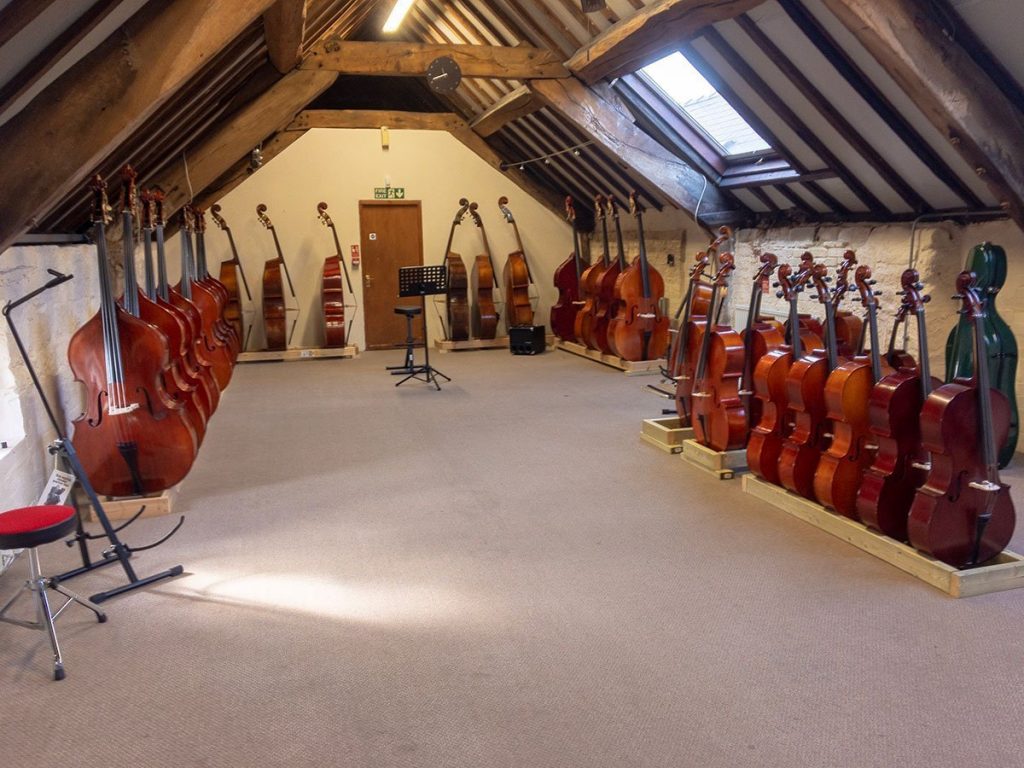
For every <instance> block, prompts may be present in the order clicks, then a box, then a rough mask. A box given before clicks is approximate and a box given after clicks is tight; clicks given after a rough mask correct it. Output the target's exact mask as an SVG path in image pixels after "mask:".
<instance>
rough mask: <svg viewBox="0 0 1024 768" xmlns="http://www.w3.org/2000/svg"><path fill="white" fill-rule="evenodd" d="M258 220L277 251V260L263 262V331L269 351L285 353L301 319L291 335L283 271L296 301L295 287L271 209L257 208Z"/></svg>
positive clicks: (293, 326) (289, 289) (262, 206)
mask: <svg viewBox="0 0 1024 768" xmlns="http://www.w3.org/2000/svg"><path fill="white" fill-rule="evenodd" d="M256 218H258V219H259V220H260V224H262V225H263V226H264V227H265V228H266V229H268V230H270V234H271V235H273V236H274V250H275V251H276V252H277V258H274V259H267V260H266V261H265V262H264V263H263V330H264V332H265V333H266V336H267V349H268V350H283V349H287V348H288V344H289V342H290V341H291V336H292V334H293V333H294V332H295V324H296V323H297V322H298V320H299V319H298V317H296V318H295V322H294V323H292V330H291V333H289V332H288V331H287V328H288V321H287V312H288V310H287V307H286V305H285V297H284V282H283V281H282V279H281V274H282V272H283V273H284V276H285V278H287V280H288V291H289V293H291V295H292V298H293V299H294V298H295V287H294V286H293V285H292V276H291V273H290V272H289V271H288V262H286V261H285V260H284V253H282V252H281V241H280V240H278V239H277V230H276V229H274V224H273V222H271V220H270V217H269V216H267V206H266V205H264V204H263V203H260V204H259V205H257V206H256Z"/></svg>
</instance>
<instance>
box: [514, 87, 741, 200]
mask: <svg viewBox="0 0 1024 768" xmlns="http://www.w3.org/2000/svg"><path fill="white" fill-rule="evenodd" d="M529 87H530V90H531V91H532V92H533V94H534V96H535V97H536V98H537V99H538V100H540V102H541V103H542V104H544V105H545V106H547V107H549V108H550V109H552V110H554V111H555V112H557V113H559V114H560V115H562V116H563V117H565V118H566V119H567V120H569V121H570V122H571V123H573V124H575V125H576V127H577V128H578V129H579V130H581V131H582V132H583V133H584V135H586V136H587V137H588V138H589V139H591V140H592V141H595V142H596V143H597V144H598V145H600V146H601V147H603V148H604V149H605V150H606V151H607V152H609V153H610V154H611V156H612V157H614V158H617V160H618V163H619V164H620V165H621V166H622V168H624V169H627V170H628V171H630V172H632V173H634V174H636V175H637V176H639V177H640V178H642V179H645V180H646V181H647V182H648V183H649V184H650V185H651V186H653V187H656V188H658V189H660V190H661V191H662V192H663V193H664V194H665V196H666V197H667V198H668V199H669V200H671V201H672V202H673V203H674V204H675V205H677V206H679V207H680V208H682V209H683V210H685V211H687V212H688V213H689V214H690V215H691V216H693V215H694V212H695V211H696V210H697V206H698V203H699V204H700V212H699V213H700V217H701V218H704V214H708V215H709V216H717V215H718V214H727V215H731V216H733V217H734V218H735V219H736V220H740V219H742V218H743V217H744V215H745V213H746V211H742V210H737V209H736V208H735V205H734V204H733V203H732V202H731V200H730V199H729V198H728V197H727V196H726V195H724V194H723V193H722V192H721V191H719V189H718V188H717V187H715V186H714V185H713V184H711V183H708V182H707V180H706V179H705V177H704V176H702V175H701V174H700V173H699V172H698V171H696V170H694V169H693V168H691V167H690V166H689V165H687V164H686V163H684V162H683V161H682V160H680V159H679V158H677V157H675V156H674V155H673V154H671V153H670V152H669V151H668V150H667V149H665V148H664V147H662V146H661V145H660V144H658V143H657V142H656V141H655V140H654V139H652V138H651V137H650V136H648V135H647V134H646V133H644V132H643V131H641V130H640V129H639V128H637V127H636V125H634V124H633V120H632V119H631V117H630V115H629V113H628V111H627V110H626V108H625V106H623V105H622V104H620V103H619V101H618V99H617V98H616V97H615V95H614V94H613V93H611V92H610V91H606V92H605V93H603V94H598V93H597V92H596V91H595V90H594V89H591V88H588V87H586V86H585V85H583V84H582V83H581V82H580V81H579V80H577V79H575V78H572V77H568V78H565V79H562V80H535V81H533V82H531V83H530V84H529Z"/></svg>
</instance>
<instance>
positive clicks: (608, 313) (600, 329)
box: [591, 195, 628, 354]
mask: <svg viewBox="0 0 1024 768" xmlns="http://www.w3.org/2000/svg"><path fill="white" fill-rule="evenodd" d="M604 200H605V216H604V218H603V219H602V221H601V226H602V233H603V235H604V243H605V245H604V249H605V252H606V253H607V251H608V217H611V218H612V219H613V220H614V222H615V249H616V255H615V258H614V259H613V260H612V262H611V263H610V264H609V265H608V267H607V268H606V269H605V270H604V271H603V272H602V273H601V279H600V281H598V284H597V310H596V311H595V313H594V320H593V323H592V326H591V338H592V341H593V342H594V344H595V345H596V348H597V349H600V350H601V351H602V352H604V353H605V354H615V352H614V350H613V349H612V345H611V341H610V340H609V338H608V324H609V323H610V322H611V319H612V318H613V317H615V312H616V310H617V309H618V306H617V304H616V299H615V283H616V282H617V281H618V279H619V275H621V274H622V270H624V269H625V268H626V267H627V266H628V265H627V264H626V249H625V247H623V245H622V225H621V224H620V223H619V209H618V208H617V207H616V206H615V199H614V198H613V197H612V196H611V195H606V196H605V199H604Z"/></svg>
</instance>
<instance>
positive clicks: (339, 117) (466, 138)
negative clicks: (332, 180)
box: [287, 109, 564, 216]
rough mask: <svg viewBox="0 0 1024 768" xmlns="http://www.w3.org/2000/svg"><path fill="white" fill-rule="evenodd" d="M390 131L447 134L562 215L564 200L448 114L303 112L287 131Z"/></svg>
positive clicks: (375, 111)
mask: <svg viewBox="0 0 1024 768" xmlns="http://www.w3.org/2000/svg"><path fill="white" fill-rule="evenodd" d="M383 126H386V127H388V128H390V129H392V130H401V129H406V130H421V131H447V132H448V133H450V134H451V135H452V136H454V137H455V138H456V139H458V140H459V141H460V142H462V143H463V144H464V145H465V146H466V147H467V148H468V149H470V150H471V151H472V152H473V153H474V154H476V155H477V157H479V158H480V159H481V160H483V161H484V162H485V163H487V164H488V165H489V166H491V167H492V168H494V169H495V170H497V171H500V172H501V173H503V174H504V175H505V176H506V177H507V178H508V179H509V180H510V181H512V182H513V183H514V184H516V185H517V186H518V187H519V188H520V189H522V190H523V191H524V192H526V193H527V194H529V195H531V196H532V197H533V198H534V199H536V200H537V202H539V203H540V204H541V205H543V206H545V207H546V208H547V209H548V210H550V211H552V212H553V213H555V214H556V215H558V216H562V215H563V213H564V207H563V200H564V198H563V197H562V196H561V195H559V194H558V193H556V192H555V191H554V190H551V189H548V188H547V187H543V186H541V185H539V184H537V183H535V182H534V181H533V180H531V179H530V177H529V176H527V175H526V174H525V173H523V172H522V171H520V170H518V169H516V168H514V167H509V166H508V165H507V164H506V163H505V162H504V161H503V160H502V158H501V157H500V156H499V155H498V153H497V152H495V151H494V149H493V148H492V147H491V146H490V145H489V144H488V143H487V142H486V141H484V140H483V138H481V137H480V136H479V135H478V134H477V133H476V132H474V131H473V129H472V128H470V127H469V124H468V123H467V122H466V121H465V120H463V119H462V118H461V117H459V116H458V115H456V114H454V113H452V112H398V111H393V110H384V109H307V110H305V111H303V112H300V113H299V114H298V115H297V116H296V118H295V119H294V120H292V122H291V123H290V124H289V125H288V127H287V130H289V131H305V130H309V129H310V128H381V127H383Z"/></svg>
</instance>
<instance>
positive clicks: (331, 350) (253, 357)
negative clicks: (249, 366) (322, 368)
mask: <svg viewBox="0 0 1024 768" xmlns="http://www.w3.org/2000/svg"><path fill="white" fill-rule="evenodd" d="M358 355H359V347H357V346H355V345H351V346H347V347H306V348H303V349H279V350H263V351H261V352H241V353H239V355H238V362H240V363H280V362H285V363H288V362H293V361H295V360H319V359H324V358H338V357H356V356H358Z"/></svg>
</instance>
